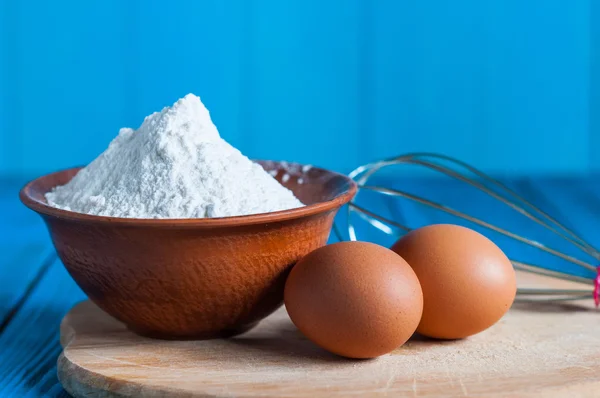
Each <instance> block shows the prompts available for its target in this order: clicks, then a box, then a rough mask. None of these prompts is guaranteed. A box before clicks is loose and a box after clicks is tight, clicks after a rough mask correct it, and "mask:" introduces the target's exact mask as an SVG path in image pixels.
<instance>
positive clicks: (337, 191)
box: [20, 161, 356, 339]
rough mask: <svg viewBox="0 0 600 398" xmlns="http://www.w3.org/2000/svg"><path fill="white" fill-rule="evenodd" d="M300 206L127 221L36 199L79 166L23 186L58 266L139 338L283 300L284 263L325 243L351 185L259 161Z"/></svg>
mask: <svg viewBox="0 0 600 398" xmlns="http://www.w3.org/2000/svg"><path fill="white" fill-rule="evenodd" d="M259 163H260V164H261V165H262V166H263V167H264V168H265V169H266V170H267V171H271V172H273V174H275V172H276V173H277V174H276V178H277V179H278V180H279V181H280V182H281V183H282V184H283V185H284V186H286V187H287V188H289V189H291V190H292V191H293V192H294V194H295V195H296V196H297V197H298V198H299V199H300V200H301V201H302V202H303V203H305V204H306V205H307V206H305V207H301V208H298V209H292V210H286V211H278V212H273V213H264V214H256V215H250V216H238V217H224V218H212V219H167V220H155V219H128V218H113V217H102V216H93V215H86V214H81V213H76V212H71V211H66V210H61V209H57V208H54V207H51V206H49V205H48V204H47V203H46V200H45V197H44V195H45V194H46V193H47V192H48V191H50V190H51V189H52V188H53V187H55V186H57V185H63V184H65V183H67V182H68V181H69V180H70V179H71V178H72V177H73V176H74V175H75V174H76V173H77V171H78V170H79V168H74V169H69V170H64V171H59V172H56V173H52V174H48V175H46V176H43V177H40V178H38V179H36V180H34V181H32V182H30V183H29V184H27V185H26V186H25V187H24V188H23V189H22V190H21V193H20V197H21V200H22V202H23V203H24V204H25V205H26V206H27V207H29V208H31V209H32V210H34V211H36V212H37V213H38V214H40V215H41V216H42V218H43V219H44V221H45V223H46V225H47V227H48V230H49V232H50V236H51V238H52V242H53V244H54V247H55V248H56V251H57V253H58V255H59V257H60V259H61V260H62V262H63V264H64V265H65V267H66V269H67V270H68V272H69V273H70V275H71V276H72V278H73V279H74V280H75V282H76V283H77V284H78V285H79V287H80V288H81V289H82V290H83V291H84V292H85V293H86V294H87V295H88V297H89V298H90V300H92V301H93V302H94V303H96V304H97V305H98V306H99V307H100V308H102V309H103V310H104V311H106V312H107V313H108V314H110V315H112V316H113V317H115V318H116V319H118V320H120V321H121V322H123V323H124V324H126V325H127V326H128V327H129V328H130V329H131V330H133V331H134V332H137V333H138V334H142V335H146V336H150V337H157V338H168V339H189V338H211V337H217V336H227V335H233V334H238V333H241V332H243V331H245V330H248V329H249V328H251V327H252V326H254V325H255V324H256V323H257V322H258V321H260V320H261V319H262V318H264V317H266V316H267V315H269V314H270V313H272V312H273V311H274V310H276V309H277V308H278V307H279V306H281V304H282V302H283V287H284V282H285V278H286V276H287V273H288V271H289V270H290V268H291V267H292V266H293V265H294V264H295V263H296V261H297V260H299V259H300V258H301V257H303V256H304V255H305V254H307V253H309V252H311V251H312V250H314V249H316V248H318V247H320V246H323V245H325V244H326V243H327V240H328V237H329V234H330V231H331V227H332V224H333V218H334V216H335V214H336V212H337V210H338V209H339V208H340V207H341V206H342V205H344V204H345V203H347V202H348V201H350V199H352V197H353V196H354V195H355V193H356V185H355V183H354V182H353V181H352V180H351V179H350V178H348V177H346V176H344V175H341V174H338V173H334V172H331V171H327V170H323V169H319V168H309V167H303V166H302V165H299V164H292V163H286V162H272V161H260V162H259Z"/></svg>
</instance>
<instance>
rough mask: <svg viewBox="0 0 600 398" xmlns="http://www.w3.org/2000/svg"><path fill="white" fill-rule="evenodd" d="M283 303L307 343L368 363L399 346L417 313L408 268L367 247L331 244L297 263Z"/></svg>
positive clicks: (417, 291) (418, 297)
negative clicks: (367, 361)
mask: <svg viewBox="0 0 600 398" xmlns="http://www.w3.org/2000/svg"><path fill="white" fill-rule="evenodd" d="M284 300H285V306H286V309H287V311H288V314H289V316H290V318H291V320H292V322H293V323H294V324H295V325H296V326H297V327H298V329H299V330H300V331H301V332H302V333H303V334H304V335H305V336H306V337H307V338H308V339H309V340H311V341H312V342H314V343H315V344H317V345H319V346H320V347H322V348H324V349H326V350H328V351H330V352H332V353H334V354H337V355H341V356H345V357H349V358H374V357H377V356H380V355H383V354H386V353H388V352H390V351H392V350H394V349H395V348H397V347H399V346H400V345H402V344H404V343H405V342H406V340H408V339H409V338H410V336H411V335H412V334H413V333H414V331H415V329H416V328H417V325H418V324H419V320H420V319H421V313H422V310H423V295H422V292H421V287H420V285H419V281H418V279H417V276H416V275H415V273H414V272H413V270H412V269H411V267H410V266H409V265H408V264H407V263H406V261H404V260H403V259H402V258H401V257H400V256H398V255H397V254H396V253H394V252H393V251H391V250H389V249H387V248H385V247H382V246H379V245H376V244H373V243H367V242H340V243H334V244H331V245H328V246H324V247H322V248H319V249H317V250H315V251H313V252H311V253H310V254H308V255H307V256H305V257H304V258H302V259H301V260H300V261H299V262H298V263H297V264H296V265H295V266H294V267H293V268H292V270H291V272H290V275H289V277H288V279H287V281H286V285H285V291H284Z"/></svg>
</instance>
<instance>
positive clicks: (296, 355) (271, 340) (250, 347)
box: [224, 320, 357, 365]
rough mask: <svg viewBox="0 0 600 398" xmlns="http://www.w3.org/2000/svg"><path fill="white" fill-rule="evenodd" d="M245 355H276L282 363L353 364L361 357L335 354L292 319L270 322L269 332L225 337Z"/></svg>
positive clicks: (228, 343)
mask: <svg viewBox="0 0 600 398" xmlns="http://www.w3.org/2000/svg"><path fill="white" fill-rule="evenodd" d="M224 343H225V344H227V345H230V346H231V347H232V349H234V350H235V351H237V352H239V353H240V355H241V356H250V357H254V358H256V357H257V356H261V357H264V358H265V359H268V358H273V359H275V358H276V359H277V360H278V361H281V362H282V363H284V364H286V363H293V364H296V365H299V364H303V365H306V364H313V365H314V364H319V363H321V364H322V363H328V364H332V363H337V364H350V365H352V364H353V363H355V362H356V361H357V360H355V359H349V358H344V357H341V356H338V355H335V354H332V353H330V352H328V351H326V350H324V349H322V348H321V347H319V346H317V345H316V344H314V343H312V342H311V341H310V340H308V339H307V338H306V337H304V335H303V334H302V333H300V331H299V330H298V329H297V328H296V327H295V326H294V325H293V324H292V323H291V322H290V321H286V320H280V321H278V322H276V323H274V324H271V325H270V326H269V333H268V335H266V334H261V335H253V333H251V332H250V333H246V334H242V335H238V336H235V337H232V338H229V339H227V340H225V341H224Z"/></svg>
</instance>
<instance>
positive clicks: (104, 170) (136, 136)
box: [46, 94, 303, 218]
mask: <svg viewBox="0 0 600 398" xmlns="http://www.w3.org/2000/svg"><path fill="white" fill-rule="evenodd" d="M46 200H47V201H48V204H50V205H51V206H54V207H58V208H61V209H65V210H70V211H74V212H78V213H85V214H94V215H101V216H110V217H127V218H207V217H228V216H240V215H249V214H257V213H268V212H273V211H278V210H287V209H293V208H297V207H301V206H303V204H302V202H300V201H299V200H298V199H297V198H296V197H295V196H294V194H293V193H292V191H290V190H289V189H287V188H285V187H284V186H282V185H281V184H279V182H277V180H275V179H274V178H273V176H271V175H270V174H269V173H267V172H266V171H265V170H264V169H263V168H262V167H261V166H260V165H258V164H256V163H254V162H252V161H251V160H250V159H248V158H247V157H246V156H244V155H243V154H242V153H241V152H240V151H239V150H237V149H236V148H234V147H233V146H231V145H230V144H229V143H227V142H226V141H225V140H223V139H222V138H221V137H220V136H219V132H218V131H217V128H216V126H215V125H214V124H213V122H212V120H211V118H210V114H209V112H208V110H207V109H206V108H205V107H204V105H203V104H202V102H201V101H200V98H198V97H197V96H195V95H193V94H188V95H186V96H185V97H184V98H182V99H180V100H179V101H177V102H176V103H175V104H173V106H171V107H166V108H164V109H163V110H162V111H160V112H156V113H153V114H152V115H150V116H148V117H146V118H145V119H144V122H143V123H142V125H141V126H140V127H139V128H138V129H137V130H133V129H130V128H123V129H121V130H120V132H119V135H118V136H117V137H116V138H115V139H114V140H113V141H112V142H111V143H110V145H109V146H108V148H107V149H106V150H105V151H104V152H103V153H102V154H101V155H100V156H98V158H96V159H95V160H94V161H93V162H92V163H90V164H89V165H88V166H87V167H85V168H84V169H82V170H80V171H79V172H78V173H77V175H76V176H75V177H74V178H73V179H72V180H71V181H69V182H68V183H67V184H66V185H63V186H59V187H56V188H54V189H53V190H52V191H51V192H49V193H47V194H46Z"/></svg>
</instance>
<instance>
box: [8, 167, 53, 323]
mask: <svg viewBox="0 0 600 398" xmlns="http://www.w3.org/2000/svg"><path fill="white" fill-rule="evenodd" d="M21 185H22V181H21V180H18V179H17V180H8V179H0V208H2V209H3V211H2V212H0V236H2V239H1V240H0V252H1V253H2V261H1V264H2V266H1V267H0V302H1V303H0V331H1V330H2V329H4V327H5V326H6V324H7V323H8V322H9V321H10V319H11V318H12V316H13V314H14V313H15V312H16V311H18V309H19V308H20V306H21V305H22V303H23V300H25V299H26V298H27V294H28V293H27V292H28V291H30V290H31V289H33V288H34V287H35V285H36V284H37V282H38V281H39V279H40V278H41V277H42V276H43V274H44V273H45V272H46V270H47V268H48V266H49V262H50V261H51V259H52V258H53V256H54V254H53V253H54V250H53V249H52V247H51V244H50V239H49V237H48V234H47V232H46V228H45V225H44V223H43V222H42V220H41V219H40V218H39V216H38V215H37V214H35V213H33V212H31V211H30V210H28V209H27V208H26V207H25V206H23V205H22V204H21V203H20V202H19V199H18V196H17V192H18V190H19V188H20V187H21Z"/></svg>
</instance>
